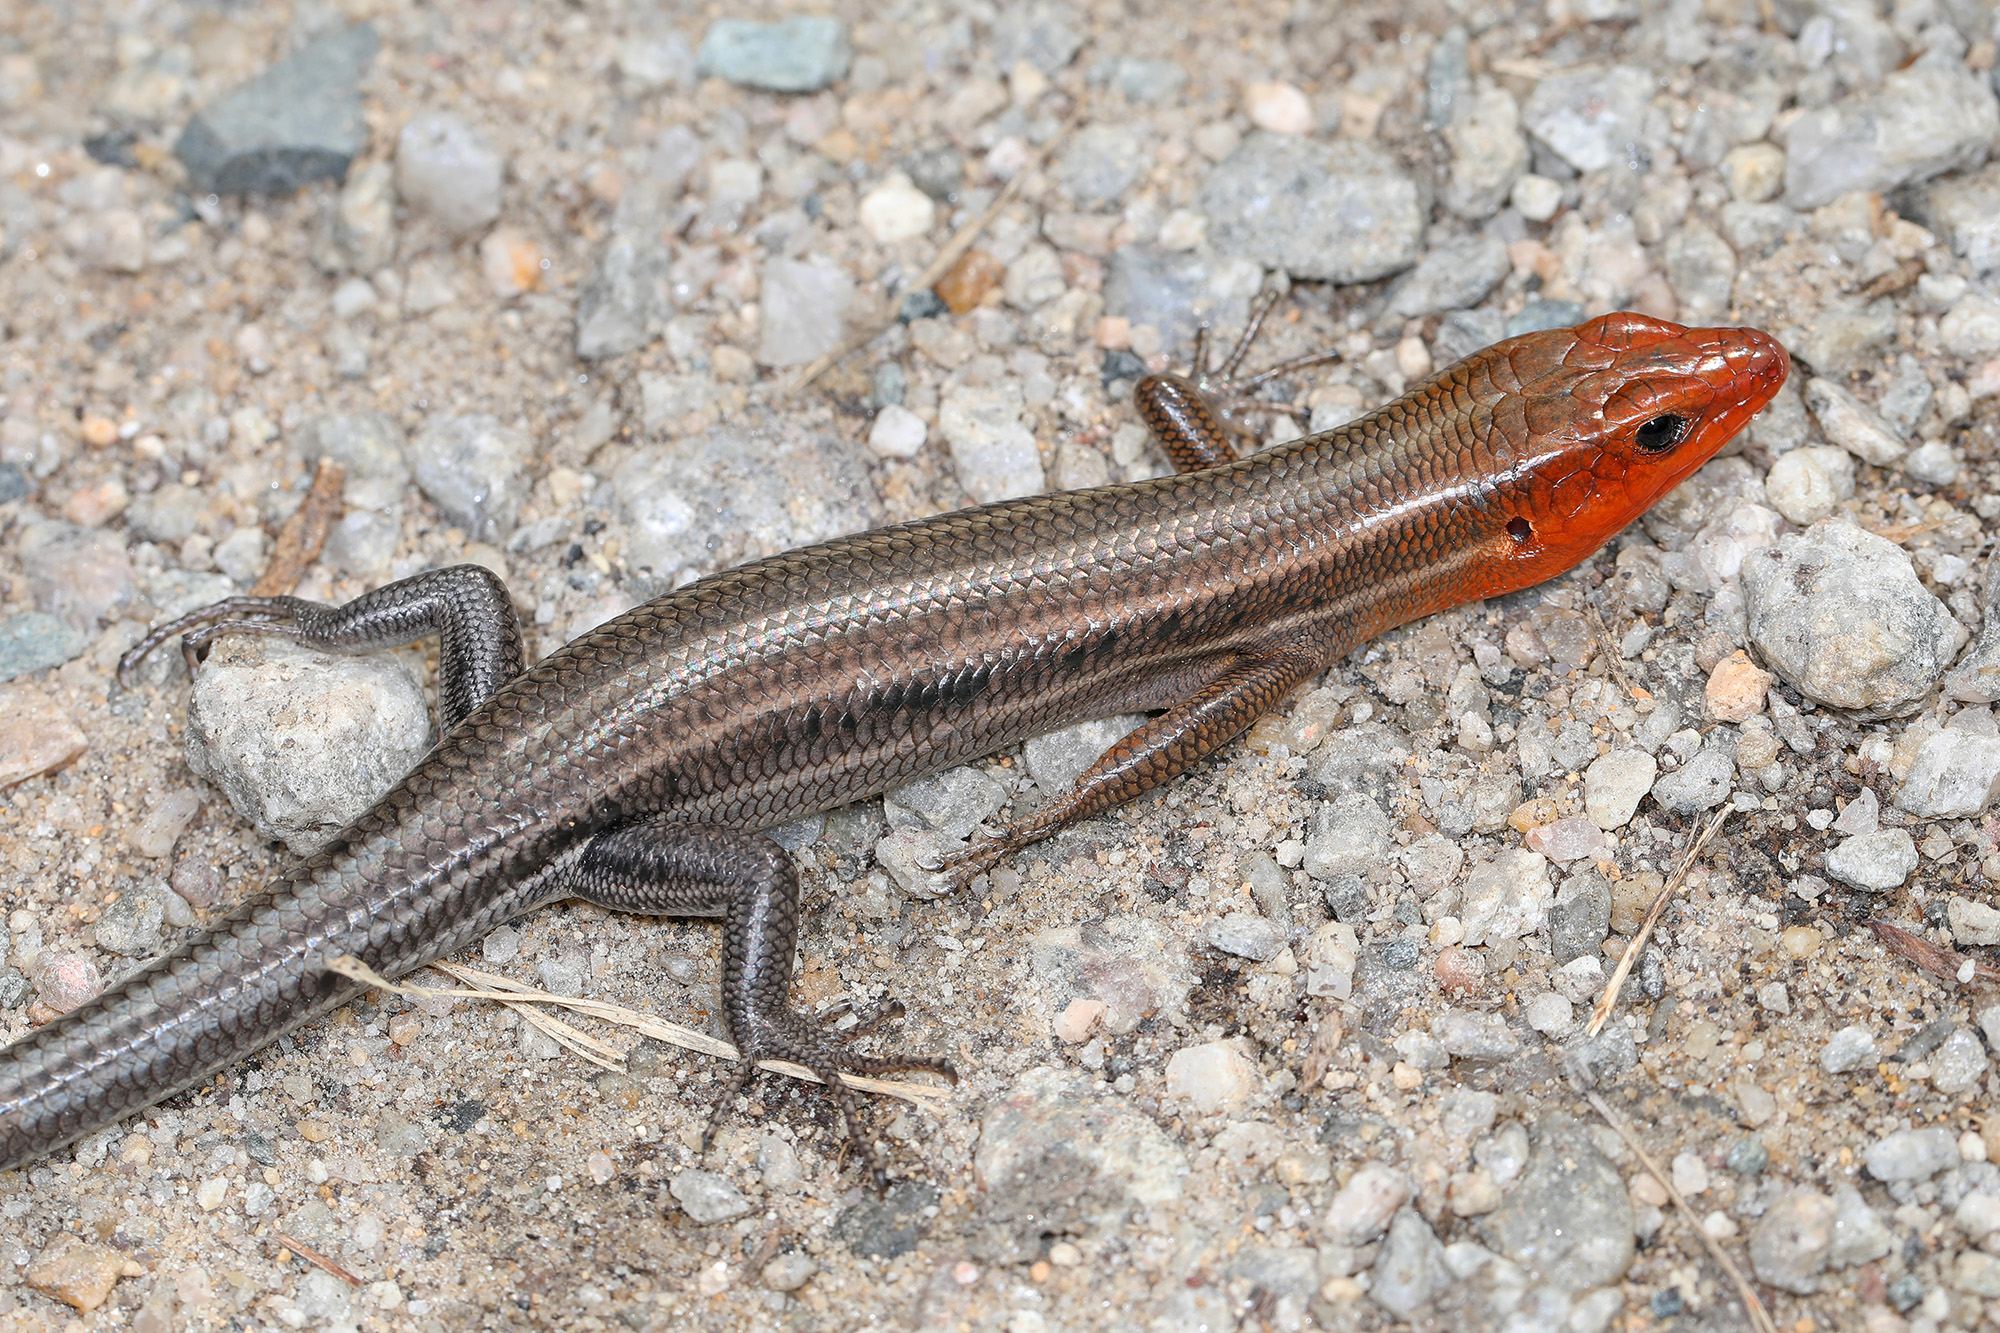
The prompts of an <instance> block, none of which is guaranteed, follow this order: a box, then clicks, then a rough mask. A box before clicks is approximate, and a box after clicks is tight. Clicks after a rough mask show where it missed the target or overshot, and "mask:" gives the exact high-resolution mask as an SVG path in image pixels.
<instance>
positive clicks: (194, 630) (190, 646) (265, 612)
mask: <svg viewBox="0 0 2000 1333" xmlns="http://www.w3.org/2000/svg"><path fill="white" fill-rule="evenodd" d="M291 600H292V599H290V598H277V597H229V598H225V599H224V600H222V601H220V602H216V603H215V604H213V605H212V606H204V607H202V608H201V609H199V610H196V611H190V612H188V613H187V614H186V615H183V616H176V617H174V618H173V619H172V620H169V621H167V622H165V623H164V624H160V625H155V626H154V627H153V628H152V629H150V630H148V631H146V637H145V638H143V639H141V640H139V642H137V643H135V644H133V645H132V646H131V647H130V648H128V649H126V650H125V655H124V656H123V657H120V658H119V659H118V683H119V684H120V685H123V686H126V687H127V688H130V687H131V684H132V672H133V671H134V670H136V669H137V668H138V666H139V664H140V663H141V662H143V661H145V660H146V659H147V658H148V657H150V656H151V655H152V654H153V652H154V650H156V649H157V648H159V646H160V645H161V644H163V643H165V642H166V641H167V640H168V639H171V638H173V637H174V636H175V635H177V634H178V635H180V636H182V637H181V658H182V659H183V660H184V661H185V662H186V663H187V668H188V674H189V675H193V674H194V671H195V668H196V667H198V666H200V665H201V664H202V663H203V662H204V661H206V660H207V659H208V650H209V648H210V646H212V645H213V644H214V643H215V641H216V639H218V638H220V637H221V636H222V635H224V634H234V633H251V634H261V633H269V632H270V631H271V629H272V628H273V627H276V626H281V625H285V624H287V623H289V622H290V621H291V620H292V619H293V613H292V611H291V609H290V607H289V606H287V605H285V603H289V602H291Z"/></svg>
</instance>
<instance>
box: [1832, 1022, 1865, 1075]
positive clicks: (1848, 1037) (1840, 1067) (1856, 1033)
mask: <svg viewBox="0 0 2000 1333" xmlns="http://www.w3.org/2000/svg"><path fill="white" fill-rule="evenodd" d="M1876 1056H1877V1051H1876V1049H1875V1034H1874V1033H1872V1032H1870V1031H1869V1030H1868V1029H1867V1028H1865V1027H1863V1026H1862V1025H1861V1024H1859V1023H1850V1024H1849V1025H1848V1026H1846V1027H1844V1028H1842V1029H1841V1030H1840V1031H1838V1032H1836V1033H1834V1034H1833V1037H1832V1039H1831V1040H1830V1041H1828V1042H1827V1044H1826V1047H1825V1049H1823V1050H1822V1051H1820V1053H1819V1066H1820V1068H1821V1069H1824V1070H1825V1071H1826V1072H1827V1073H1829V1074H1848V1073H1852V1072H1853V1071H1854V1070H1857V1069H1866V1068H1869V1067H1871V1066H1872V1065H1874V1063H1875V1061H1876Z"/></svg>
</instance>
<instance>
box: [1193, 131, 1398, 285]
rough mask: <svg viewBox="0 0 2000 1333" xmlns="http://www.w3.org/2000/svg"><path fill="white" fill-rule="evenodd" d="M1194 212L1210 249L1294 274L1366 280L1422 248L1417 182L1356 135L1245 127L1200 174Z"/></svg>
mask: <svg viewBox="0 0 2000 1333" xmlns="http://www.w3.org/2000/svg"><path fill="white" fill-rule="evenodd" d="M1201 209H1202V211H1203V212H1204V213H1206V214H1207V215H1208V218H1209V236H1210V238H1211V239H1212V240H1213V241H1214V243H1215V246H1216V248H1217V249H1218V250H1221V251H1224V252H1228V253H1234V254H1241V255H1244V256H1247V257H1248V258H1250V259H1252V260H1255V261H1256V262H1258V263H1260V264H1263V265H1265V266H1266V267H1268V268H1282V269H1284V270H1286V271H1287V272H1289V273H1290V274H1291V275H1292V276H1293V277H1294V278H1308V279H1320V280H1327V281H1332V282H1344V283H1345V282H1371V281H1373V280H1375V279H1376V278H1384V277H1387V276H1389V275H1390V274H1392V273H1397V272H1400V271H1401V270H1403V269H1406V268H1408V267H1410V266H1411V265H1412V264H1414V263H1416V262H1417V260H1418V259H1419V258H1421V257H1422V254H1423V237H1424V214H1425V207H1424V200H1423V197H1422V193H1421V191H1420V190H1419V189H1418V186H1417V183H1416V182H1415V181H1414V180H1412V179H1411V178H1410V176H1409V175H1408V174H1407V173H1406V172H1405V171H1404V170H1403V168H1402V167H1401V166H1400V165H1398V164H1397V162H1396V160H1395V159H1394V158H1393V157H1391V156H1389V154H1388V153H1386V152H1385V151H1384V150H1382V149H1381V148H1379V147H1377V146H1376V145H1374V144H1372V143H1364V142H1362V141H1359V140H1354V139H1340V140H1335V141H1333V142H1321V141H1318V140H1314V139H1307V138H1303V137H1301V136H1297V135H1289V134H1268V133H1262V132H1260V133H1256V134H1252V135H1250V136H1249V137H1247V138H1246V139H1244V141H1243V143H1242V145H1241V146H1240V147H1238V148H1237V150H1236V151H1235V152H1234V153H1232V154H1230V155H1229V156H1228V157H1227V158H1225V159H1224V160H1223V161H1222V162H1220V163H1218V164H1217V165H1216V167H1215V168H1214V170H1212V171H1211V172H1209V175H1208V179H1207V181H1206V182H1204V183H1203V185H1202V189H1201Z"/></svg>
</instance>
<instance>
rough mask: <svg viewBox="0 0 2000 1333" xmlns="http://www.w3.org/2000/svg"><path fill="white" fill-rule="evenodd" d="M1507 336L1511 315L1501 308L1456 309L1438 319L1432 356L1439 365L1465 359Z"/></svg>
mask: <svg viewBox="0 0 2000 1333" xmlns="http://www.w3.org/2000/svg"><path fill="white" fill-rule="evenodd" d="M1506 336H1507V317H1506V316H1505V315H1503V314H1501V313H1500V312H1499V311H1498V310H1454V311H1452V312H1450V313H1449V314H1447V315H1446V316H1445V317H1444V318H1443V319H1441V320H1439V321H1438V331H1437V336H1436V337H1435V338H1433V339H1431V356H1432V358H1433V359H1434V360H1435V361H1436V363H1437V364H1438V365H1439V366H1449V365H1451V364H1453V363H1454V362H1458V361H1463V360H1464V359H1465V358H1466V357H1468V356H1471V355H1472V354H1473V353H1474V352H1477V351H1479V350H1480V349H1481V348H1484V347H1491V346H1492V345H1493V344H1494V343H1497V342H1499V341H1500V340H1501V339H1502V338H1504V337H1506Z"/></svg>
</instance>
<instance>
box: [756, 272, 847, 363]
mask: <svg viewBox="0 0 2000 1333" xmlns="http://www.w3.org/2000/svg"><path fill="white" fill-rule="evenodd" d="M761 297H762V301H763V311H764V313H763V318H762V324H761V329H762V332H761V333H760V335H759V339H758V343H757V360H758V361H760V362H762V363H763V364H764V365H767V366H802V365H804V364H805V363H806V362H808V361H811V360H813V359H814V358H815V357H819V356H823V355H825V354H826V353H828V352H831V351H832V350H833V349H834V348H836V347H838V346H839V345H840V339H841V336H842V334H843V332H844V331H845V329H846V327H847V308H848V307H849V306H850V305H852V304H853V302H854V279H852V278H850V277H848V276H847V274H846V273H844V272H842V271H841V270H839V269H837V268H823V267H821V266H820V265H818V264H805V263H800V262H798V261H797V260H791V259H773V260H771V261H770V262H769V263H767V264H765V265H764V282H763V288H762V291H761Z"/></svg>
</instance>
